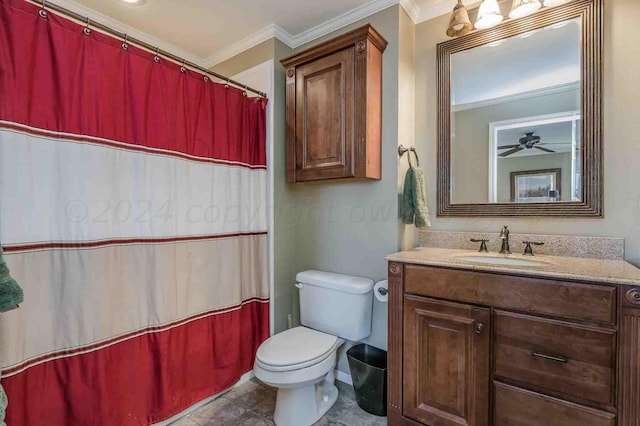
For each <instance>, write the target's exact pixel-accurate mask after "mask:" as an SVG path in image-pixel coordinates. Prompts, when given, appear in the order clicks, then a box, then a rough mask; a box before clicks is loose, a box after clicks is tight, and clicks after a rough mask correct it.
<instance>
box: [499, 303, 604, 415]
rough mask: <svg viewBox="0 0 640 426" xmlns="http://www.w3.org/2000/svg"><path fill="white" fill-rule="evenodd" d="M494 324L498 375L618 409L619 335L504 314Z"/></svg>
mask: <svg viewBox="0 0 640 426" xmlns="http://www.w3.org/2000/svg"><path fill="white" fill-rule="evenodd" d="M494 318H495V322H494V324H495V328H494V353H495V363H494V374H495V375H497V376H500V377H503V378H507V379H513V380H516V381H518V382H521V383H527V384H531V385H534V386H536V387H538V388H541V389H547V390H550V391H553V392H558V393H561V394H565V395H571V396H574V397H576V398H580V399H583V400H589V401H594V402H598V403H602V404H606V405H609V406H613V405H614V404H615V401H614V389H615V355H614V354H615V353H616V351H615V348H616V332H615V330H613V329H606V328H599V327H589V326H582V325H577V324H571V323H567V322H564V321H556V320H551V319H546V318H536V317H532V316H528V315H520V314H515V313H510V312H501V311H496V312H495V317H494Z"/></svg>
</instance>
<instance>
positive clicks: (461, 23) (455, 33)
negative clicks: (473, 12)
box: [447, 0, 473, 37]
mask: <svg viewBox="0 0 640 426" xmlns="http://www.w3.org/2000/svg"><path fill="white" fill-rule="evenodd" d="M472 29H473V25H472V24H471V21H470V20H469V13H468V12H467V9H466V8H465V7H464V5H463V4H462V0H458V4H457V5H455V7H454V8H453V12H452V13H451V20H450V21H449V28H448V29H447V35H448V36H449V37H459V36H463V35H465V34H467V33H468V32H469V31H471V30H472Z"/></svg>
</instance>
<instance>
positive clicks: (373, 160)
mask: <svg viewBox="0 0 640 426" xmlns="http://www.w3.org/2000/svg"><path fill="white" fill-rule="evenodd" d="M386 46H387V42H386V40H385V39H384V38H383V37H382V36H381V35H380V34H378V32H377V31H376V30H375V29H374V28H373V27H372V26H371V25H366V26H364V27H361V28H358V29H356V30H354V31H351V32H349V33H347V34H344V35H342V36H340V37H337V38H335V39H332V40H330V41H327V42H325V43H322V44H320V45H317V46H315V47H312V48H310V49H308V50H305V51H303V52H301V53H299V54H297V55H295V56H292V57H290V58H287V59H284V60H283V61H282V65H283V66H284V67H285V69H286V75H287V77H286V78H287V81H286V121H287V179H288V181H289V182H305V181H317V180H326V179H347V178H360V179H380V178H381V168H382V161H381V133H382V52H384V50H385V48H386Z"/></svg>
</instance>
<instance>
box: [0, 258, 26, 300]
mask: <svg viewBox="0 0 640 426" xmlns="http://www.w3.org/2000/svg"><path fill="white" fill-rule="evenodd" d="M22 302H24V294H23V293H22V289H21V288H20V286H19V285H18V283H17V282H16V280H14V279H13V278H11V275H9V267H8V266H7V264H6V263H5V262H4V259H2V247H0V312H6V311H9V310H11V309H14V308H16V307H17V306H18V305H19V304H20V303H22Z"/></svg>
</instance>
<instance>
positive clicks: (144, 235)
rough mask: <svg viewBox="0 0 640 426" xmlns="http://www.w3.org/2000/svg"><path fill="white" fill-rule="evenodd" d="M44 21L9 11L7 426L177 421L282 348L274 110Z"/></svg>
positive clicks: (3, 167) (4, 169) (0, 181)
mask: <svg viewBox="0 0 640 426" xmlns="http://www.w3.org/2000/svg"><path fill="white" fill-rule="evenodd" d="M39 10H40V8H39V7H38V6H37V5H34V4H32V3H29V2H26V1H24V0H0V23H1V25H0V243H1V244H2V245H3V247H4V249H5V255H6V256H5V258H6V259H5V260H6V261H7V263H8V265H9V267H10V269H11V273H12V275H13V276H14V277H15V278H16V280H17V281H18V282H19V283H20V285H21V286H22V287H23V289H24V293H25V303H24V304H23V305H22V306H21V307H20V309H18V310H16V311H12V312H10V313H7V314H3V315H2V316H0V371H1V374H2V379H1V383H2V385H3V386H4V388H5V389H6V391H7V394H8V397H9V408H8V412H7V423H8V425H9V426H29V425H46V426H74V425H82V426H85V425H109V426H111V425H114V426H120V425H145V424H149V423H153V422H158V421H162V420H164V419H167V418H169V417H171V416H173V415H175V414H177V413H178V412H180V411H182V410H184V409H186V408H187V407H189V406H190V405H192V404H193V403H195V402H197V401H199V400H201V399H203V398H206V397H208V396H210V395H213V394H215V393H218V392H220V391H222V390H224V389H225V388H227V387H229V386H230V385H232V384H233V383H234V382H235V381H237V380H238V378H239V377H240V376H241V375H242V374H243V373H245V372H247V371H250V370H251V368H252V363H253V359H254V354H255V351H256V349H257V347H258V346H259V344H260V343H261V342H262V341H263V340H264V339H266V338H267V337H268V334H269V326H268V311H269V309H268V302H269V286H268V273H267V269H268V268H267V239H266V217H267V211H266V209H267V175H266V158H265V157H266V154H265V151H266V150H265V133H266V132H265V108H266V100H264V99H256V98H249V97H246V96H244V95H243V93H242V91H240V90H238V89H235V88H225V86H224V85H220V84H214V83H212V82H211V81H208V80H207V79H206V78H205V77H204V76H203V75H201V74H199V73H196V72H192V71H189V70H183V69H181V67H180V65H176V64H174V63H171V62H169V61H166V60H165V59H161V58H154V54H153V53H149V52H146V51H143V50H141V49H138V48H136V47H134V46H131V45H130V46H123V45H122V44H123V42H122V40H117V39H115V38H112V37H110V36H106V35H104V34H101V33H99V32H97V31H85V30H84V27H83V26H82V25H79V24H77V23H74V22H71V21H69V20H66V19H64V18H62V17H60V16H56V15H55V14H53V13H52V12H50V11H49V12H48V13H47V15H46V17H42V16H40V14H39ZM125 47H127V48H125Z"/></svg>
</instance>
